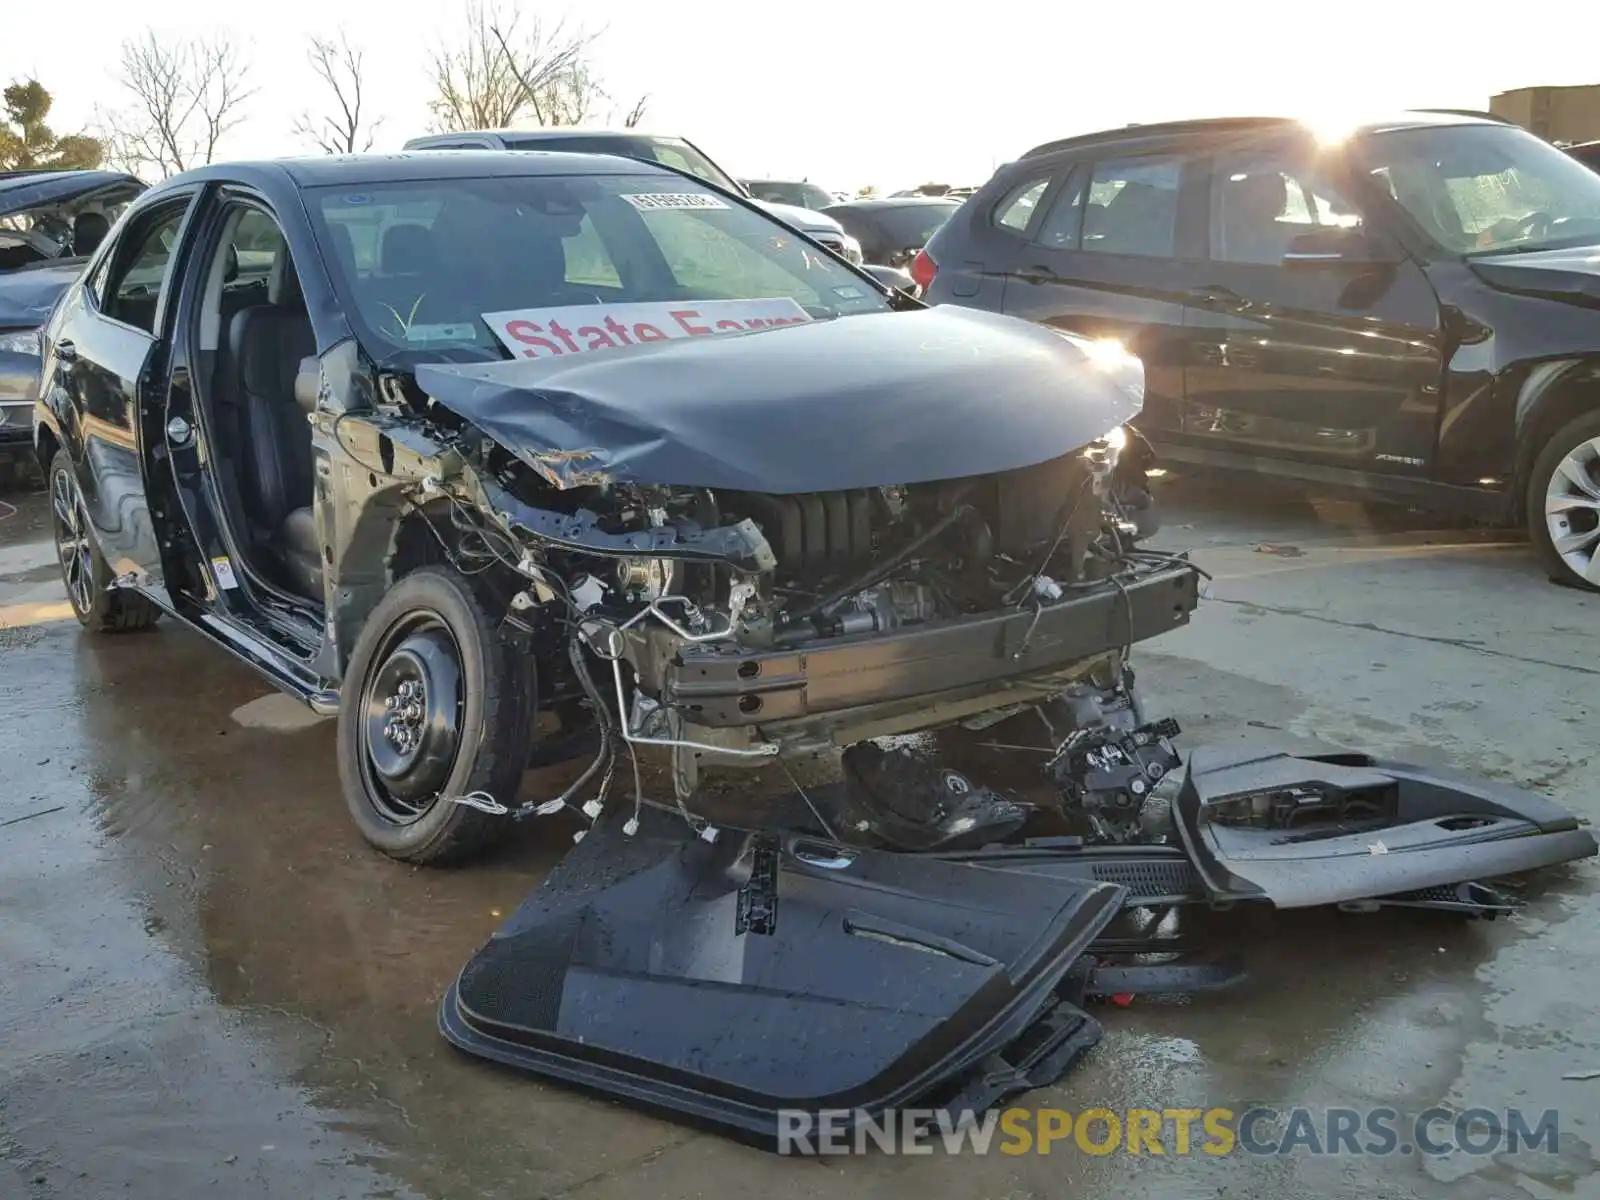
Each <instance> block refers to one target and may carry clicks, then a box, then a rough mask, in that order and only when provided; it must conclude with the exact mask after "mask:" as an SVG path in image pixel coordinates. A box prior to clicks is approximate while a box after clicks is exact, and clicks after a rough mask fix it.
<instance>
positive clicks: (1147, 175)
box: [1082, 157, 1183, 258]
mask: <svg viewBox="0 0 1600 1200" xmlns="http://www.w3.org/2000/svg"><path fill="white" fill-rule="evenodd" d="M1182 181H1183V164H1182V162H1181V161H1180V160H1179V159H1177V158H1174V157H1146V158H1122V159H1112V160H1110V161H1107V162H1100V163H1096V164H1095V166H1094V171H1093V174H1092V175H1091V176H1090V177H1089V187H1088V191H1087V195H1086V197H1085V203H1084V208H1083V238H1082V249H1083V250H1085V251H1087V252H1092V253H1099V254H1130V255H1142V256H1146V257H1152V258H1171V257H1174V255H1175V251H1176V245H1177V234H1178V193H1179V189H1180V186H1181V184H1182Z"/></svg>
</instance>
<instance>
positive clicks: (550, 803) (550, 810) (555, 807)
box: [533, 800, 566, 817]
mask: <svg viewBox="0 0 1600 1200" xmlns="http://www.w3.org/2000/svg"><path fill="white" fill-rule="evenodd" d="M565 807H566V804H565V803H564V802H563V801H560V800H546V801H545V802H544V803H543V804H541V805H539V807H538V808H536V809H534V810H533V815H534V816H536V817H550V816H554V815H555V814H556V813H558V812H560V811H561V810H562V809H563V808H565Z"/></svg>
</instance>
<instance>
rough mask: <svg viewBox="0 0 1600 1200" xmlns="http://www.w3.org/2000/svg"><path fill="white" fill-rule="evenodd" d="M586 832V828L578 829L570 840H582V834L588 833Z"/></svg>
mask: <svg viewBox="0 0 1600 1200" xmlns="http://www.w3.org/2000/svg"><path fill="white" fill-rule="evenodd" d="M588 832H589V831H588V830H587V829H580V830H578V832H577V833H575V834H573V835H572V840H573V841H574V842H581V841H583V835H584V834H586V833H588Z"/></svg>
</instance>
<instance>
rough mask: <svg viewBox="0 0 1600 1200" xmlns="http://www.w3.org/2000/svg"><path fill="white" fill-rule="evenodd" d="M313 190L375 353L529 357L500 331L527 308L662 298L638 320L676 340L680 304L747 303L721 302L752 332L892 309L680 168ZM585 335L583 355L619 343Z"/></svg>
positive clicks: (689, 326) (335, 264)
mask: <svg viewBox="0 0 1600 1200" xmlns="http://www.w3.org/2000/svg"><path fill="white" fill-rule="evenodd" d="M306 197H307V200H308V202H309V207H310V208H311V211H312V218H313V223H314V224H315V225H316V226H317V237H318V240H319V242H321V244H322V246H323V251H324V255H325V257H326V259H327V265H328V269H329V273H330V274H331V275H333V276H334V286H335V288H336V290H337V291H338V292H339V293H340V300H341V302H342V304H343V305H344V307H345V309H346V312H347V313H348V314H349V315H350V316H351V317H352V320H353V322H354V323H355V324H356V325H357V328H358V332H359V333H360V334H361V336H362V341H363V342H364V343H366V344H367V345H368V349H369V352H371V353H372V354H374V355H375V356H376V357H377V358H378V359H380V360H381V361H387V362H401V361H406V360H407V358H408V356H409V361H413V362H420V361H426V360H428V359H437V358H439V357H440V352H441V351H444V350H449V351H451V352H453V353H452V354H451V357H455V358H460V357H472V358H496V357H505V356H506V355H507V354H508V353H511V352H513V351H514V352H516V353H518V354H524V355H527V354H529V351H528V348H527V347H525V346H523V345H520V344H518V343H517V342H515V341H513V340H512V339H510V338H508V336H507V332H506V331H507V328H508V325H511V326H518V325H519V322H520V327H526V324H527V321H528V320H537V319H538V318H534V317H530V315H529V312H530V310H553V309H558V308H571V307H585V306H588V307H591V308H592V306H617V305H625V306H635V308H630V309H629V314H634V315H624V316H623V317H622V319H623V320H634V319H635V315H636V314H635V309H636V308H637V306H641V305H643V306H650V305H655V306H657V308H658V309H660V310H661V311H660V314H659V317H660V319H657V317H656V316H651V317H650V318H649V319H648V320H646V319H645V318H643V317H640V318H638V320H639V322H642V323H644V324H646V325H648V326H650V327H651V328H652V329H653V330H655V332H657V333H658V334H660V333H662V332H663V331H664V333H665V335H666V336H676V335H677V334H679V333H680V332H684V331H687V332H688V333H691V334H693V333H696V332H699V331H701V330H702V329H705V328H706V326H705V324H704V323H703V322H702V321H701V320H700V319H699V318H694V317H683V318H680V317H679V315H678V314H679V313H680V312H682V311H686V310H683V309H682V307H681V306H682V305H683V304H684V302H695V301H704V302H710V301H724V302H739V303H737V304H731V305H729V304H724V305H720V306H715V307H716V308H717V309H718V310H723V309H726V310H728V311H727V312H726V313H722V314H721V315H725V316H728V317H729V318H730V319H733V318H737V319H739V320H747V319H750V318H752V316H759V317H761V318H762V321H760V322H757V323H756V324H755V325H754V326H752V327H760V324H761V323H774V324H777V323H788V320H787V319H786V320H781V321H780V320H778V319H777V318H776V317H774V316H773V315H772V314H774V313H782V314H789V317H790V319H792V320H799V321H803V320H822V319H828V318H832V317H840V316H849V315H853V314H856V313H863V312H879V311H883V310H885V309H887V308H888V307H889V304H888V301H887V300H886V299H884V297H883V295H882V294H881V293H880V292H879V291H878V290H877V289H875V288H874V287H872V285H871V284H870V283H869V282H868V281H866V280H865V279H863V278H862V277H861V276H859V275H857V274H856V273H855V272H854V271H851V270H850V269H849V268H847V267H845V266H844V265H843V264H841V263H840V262H839V261H838V260H837V259H836V258H834V257H833V256H832V255H830V254H828V253H827V252H826V251H824V250H819V249H817V248H815V247H813V246H812V245H811V244H810V243H808V242H806V241H805V240H804V239H803V238H801V237H797V236H796V235H795V234H793V233H792V232H791V231H790V230H788V229H787V228H785V227H784V226H782V225H779V224H778V223H777V222H775V221H773V220H771V219H770V218H768V217H766V216H764V215H762V214H761V213H759V212H757V211H755V210H753V209H750V208H746V207H744V206H743V205H741V204H739V203H738V202H736V201H733V200H730V199H727V198H725V197H723V196H720V195H718V194H717V193H715V192H713V191H711V190H710V189H709V188H703V187H700V186H699V185H697V184H694V183H691V182H689V181H687V180H684V179H681V178H678V177H671V178H666V177H663V176H662V175H659V174H650V175H583V176H570V175H569V176H553V175H524V176H512V177H505V176H500V177H496V178H490V179H439V180H419V181H413V182H404V183H388V184H374V185H370V186H364V187H361V188H353V187H348V186H340V187H318V188H309V189H307V191H306ZM751 301H763V302H766V304H765V305H764V306H761V305H751V304H749V303H748V302H751ZM612 315H613V314H612V313H611V312H610V311H609V310H608V311H599V310H595V316H594V317H593V318H585V319H587V320H589V321H590V323H591V324H593V323H594V322H596V321H600V320H602V319H605V318H609V317H611V316H612ZM563 319H566V318H565V317H563ZM713 324H714V325H715V326H716V331H726V330H727V329H728V328H731V327H730V326H727V325H726V324H725V323H724V322H722V321H717V322H713ZM740 327H741V328H742V327H745V326H740ZM591 340H592V341H593V342H594V344H592V345H589V346H586V347H584V349H600V348H604V347H605V346H609V345H612V344H613V343H612V342H611V341H610V339H605V338H603V337H601V338H594V339H591ZM640 340H656V339H655V338H653V337H643V338H641V339H640ZM624 341H626V339H624ZM419 352H420V353H419ZM530 356H533V357H537V355H536V354H534V355H530Z"/></svg>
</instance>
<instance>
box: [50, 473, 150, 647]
mask: <svg viewBox="0 0 1600 1200" xmlns="http://www.w3.org/2000/svg"><path fill="white" fill-rule="evenodd" d="M48 486H49V492H50V524H51V527H52V529H53V530H54V532H55V542H56V562H57V564H58V565H59V566H60V567H61V582H62V584H63V585H64V586H65V587H66V589H67V603H69V604H70V605H72V615H73V616H75V617H77V618H78V624H80V625H82V626H83V627H84V628H85V629H88V630H91V631H93V632H95V633H132V632H133V631H135V630H138V629H149V628H150V627H151V626H152V625H154V624H155V623H156V622H157V621H158V620H159V619H160V618H161V610H160V609H159V608H157V607H156V606H155V605H154V604H152V603H151V602H150V601H149V600H147V599H145V598H144V597H143V596H141V595H139V593H138V592H135V591H130V590H128V589H126V588H114V587H112V586H111V579H112V576H111V567H110V565H109V564H108V563H107V562H106V560H105V557H104V556H103V555H102V554H101V553H100V547H99V546H97V545H96V544H95V540H94V530H93V529H92V527H91V526H90V524H89V514H88V510H87V509H86V508H85V507H84V503H83V493H82V492H81V491H79V489H78V479H77V476H76V474H74V472H73V470H72V459H71V458H69V457H68V456H67V452H66V451H65V450H58V451H56V456H55V458H53V459H51V460H50V477H49V481H48Z"/></svg>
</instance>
